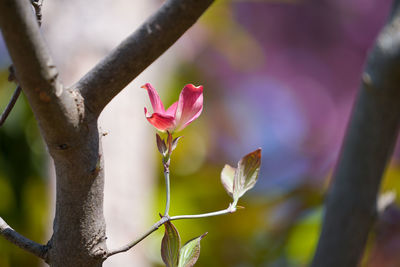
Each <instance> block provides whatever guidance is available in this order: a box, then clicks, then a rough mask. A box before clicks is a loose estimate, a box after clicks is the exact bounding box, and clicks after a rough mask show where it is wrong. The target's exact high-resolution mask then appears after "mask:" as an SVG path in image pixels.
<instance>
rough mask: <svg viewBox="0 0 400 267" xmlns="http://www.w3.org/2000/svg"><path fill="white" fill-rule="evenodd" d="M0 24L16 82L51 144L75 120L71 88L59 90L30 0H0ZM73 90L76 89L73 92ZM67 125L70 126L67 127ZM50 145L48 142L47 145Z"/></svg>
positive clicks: (54, 71)
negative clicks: (69, 89)
mask: <svg viewBox="0 0 400 267" xmlns="http://www.w3.org/2000/svg"><path fill="white" fill-rule="evenodd" d="M0 28H1V31H2V34H3V37H4V40H5V42H6V45H7V49H8V51H9V54H10V56H11V59H12V61H13V66H14V68H15V74H16V77H17V80H18V83H19V85H20V86H21V87H22V88H23V90H24V93H25V95H26V96H27V98H28V101H29V103H30V105H31V107H32V111H33V113H34V114H35V116H36V119H37V120H38V122H39V125H40V126H41V127H40V128H41V130H42V134H43V135H44V137H45V139H46V143H47V144H48V145H49V144H50V145H51V144H52V143H57V142H59V141H60V140H59V139H65V138H63V137H66V136H67V135H70V133H71V132H72V133H73V132H74V131H73V130H72V131H67V130H66V127H67V126H68V125H71V126H74V125H76V124H77V122H79V120H78V118H79V114H78V113H79V112H78V111H77V107H76V106H77V104H75V103H74V99H75V98H76V97H74V95H73V94H74V92H72V91H66V90H63V88H62V86H61V84H60V83H59V81H58V78H57V76H58V73H57V70H56V68H55V66H54V64H53V63H52V59H51V57H50V54H49V52H48V49H47V47H46V45H45V42H44V40H43V38H42V35H41V33H40V30H39V24H38V21H37V17H36V15H35V12H34V11H33V9H32V6H31V3H30V1H27V0H0ZM75 94H76V93H75ZM69 129H73V127H70V128H69ZM50 148H51V146H50Z"/></svg>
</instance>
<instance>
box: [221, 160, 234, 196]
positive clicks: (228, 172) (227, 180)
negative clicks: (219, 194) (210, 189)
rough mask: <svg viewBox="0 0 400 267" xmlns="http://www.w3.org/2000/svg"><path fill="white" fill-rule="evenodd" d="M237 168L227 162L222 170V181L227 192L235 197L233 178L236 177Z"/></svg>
mask: <svg viewBox="0 0 400 267" xmlns="http://www.w3.org/2000/svg"><path fill="white" fill-rule="evenodd" d="M235 171H236V168H233V167H232V166H229V165H228V164H225V166H224V168H223V169H222V172H221V182H222V185H223V186H224V188H225V190H226V192H227V193H228V194H229V195H230V196H231V197H233V178H234V177H235Z"/></svg>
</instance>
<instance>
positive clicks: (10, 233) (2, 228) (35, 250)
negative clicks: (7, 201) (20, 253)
mask: <svg viewBox="0 0 400 267" xmlns="http://www.w3.org/2000/svg"><path fill="white" fill-rule="evenodd" d="M0 234H1V235H2V236H4V238H5V239H7V240H8V241H10V242H11V243H13V244H14V245H16V246H18V247H20V248H22V249H24V250H26V251H28V252H30V253H32V254H34V255H36V256H38V257H39V258H42V259H43V260H45V261H46V262H47V251H48V247H47V246H45V245H40V244H38V243H36V242H34V241H32V240H30V239H28V238H26V237H24V236H22V235H21V234H19V233H18V232H16V231H15V230H14V229H12V228H11V227H10V226H9V225H8V224H7V223H6V222H5V221H4V220H3V219H2V218H1V217H0Z"/></svg>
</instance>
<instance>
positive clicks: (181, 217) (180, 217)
mask: <svg viewBox="0 0 400 267" xmlns="http://www.w3.org/2000/svg"><path fill="white" fill-rule="evenodd" d="M236 210H237V208H236V207H234V206H232V205H229V207H228V208H227V209H224V210H219V211H214V212H209V213H202V214H194V215H177V216H172V217H169V216H168V215H164V216H162V217H161V219H160V220H159V221H158V222H156V223H155V224H153V226H152V227H151V228H150V229H149V230H148V231H147V232H145V233H144V234H143V235H141V236H140V237H139V238H137V239H136V240H133V241H132V242H130V243H128V244H126V245H125V246H122V247H120V248H117V249H114V250H110V251H109V252H108V253H107V256H106V257H107V258H108V257H110V256H112V255H115V254H118V253H121V252H125V251H128V250H130V249H131V248H133V247H134V246H136V245H137V244H139V243H140V242H141V241H142V240H143V239H145V238H146V237H148V236H149V235H150V234H151V233H153V232H155V231H156V230H158V228H160V226H161V225H163V224H164V223H166V222H167V221H176V220H185V219H200V218H206V217H213V216H219V215H225V214H230V213H234V212H235V211H236ZM160 216H161V214H160Z"/></svg>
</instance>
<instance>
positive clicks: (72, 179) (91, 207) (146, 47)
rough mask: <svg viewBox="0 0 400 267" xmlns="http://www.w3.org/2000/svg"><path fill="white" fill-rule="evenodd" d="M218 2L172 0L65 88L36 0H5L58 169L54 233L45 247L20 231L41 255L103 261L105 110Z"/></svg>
mask: <svg viewBox="0 0 400 267" xmlns="http://www.w3.org/2000/svg"><path fill="white" fill-rule="evenodd" d="M212 2H213V1H212V0H169V1H166V2H165V3H164V4H163V6H162V7H161V8H160V9H159V11H157V12H156V13H155V14H154V15H153V16H151V17H150V19H149V20H148V21H146V22H145V23H144V24H143V25H142V26H141V27H140V28H139V29H138V31H136V32H134V33H133V34H132V35H131V36H130V37H128V38H127V39H126V40H125V41H124V42H122V43H121V45H119V46H118V47H117V48H116V49H114V50H113V51H112V52H111V53H110V54H109V56H107V57H106V58H105V59H104V60H103V61H102V62H101V63H99V64H98V65H97V66H95V67H94V68H93V70H92V71H90V72H89V73H88V74H87V75H86V76H85V77H84V78H83V79H81V80H80V82H78V83H77V84H76V86H74V87H72V88H65V87H64V86H63V85H62V84H61V82H60V81H59V79H58V72H57V70H56V68H55V66H54V64H53V62H52V59H51V57H50V54H49V52H48V49H47V47H46V45H45V42H44V40H43V37H42V35H41V33H40V31H39V27H38V23H37V21H36V17H35V15H34V13H33V11H32V8H31V6H30V2H29V1H28V0H0V27H1V30H2V33H3V36H4V39H5V42H6V44H7V48H8V51H9V53H10V56H11V59H12V61H13V64H14V67H15V69H16V77H17V80H18V83H19V84H20V85H21V87H22V88H23V92H24V93H25V94H26V96H27V98H28V101H29V103H30V105H31V108H32V110H33V112H34V115H35V117H36V119H37V121H38V123H39V128H40V131H41V134H42V136H43V138H44V140H45V143H46V145H47V147H48V150H49V153H50V155H51V157H52V158H53V160H54V165H55V170H56V213H55V219H54V225H53V235H52V238H51V240H50V241H49V243H48V245H46V246H40V245H38V244H36V243H33V242H32V243H30V240H28V239H24V238H19V239H18V240H19V241H21V242H25V245H26V247H24V246H21V247H24V249H26V250H27V251H30V252H32V253H35V251H40V252H42V251H45V252H46V255H43V256H42V258H44V259H45V260H46V261H47V262H48V263H49V264H50V265H51V266H74V267H79V266H86V267H91V266H102V263H103V261H104V260H105V259H106V257H107V246H106V242H105V240H106V232H105V229H106V224H105V220H104V215H103V189H104V169H103V166H104V165H103V158H104V156H103V155H102V150H101V136H102V133H101V132H100V133H99V130H98V127H97V119H98V116H99V114H100V113H101V111H102V110H103V108H104V107H105V106H106V105H107V103H109V102H110V101H111V99H112V98H113V97H114V96H115V95H117V94H118V93H119V92H120V91H121V90H122V89H123V88H124V87H125V86H126V85H127V84H128V83H129V82H130V81H131V80H132V79H134V78H135V77H136V76H137V75H138V74H139V73H140V72H142V71H143V70H144V69H145V68H146V67H147V66H148V65H150V64H151V63H152V62H153V61H154V60H155V59H156V58H158V57H159V56H160V55H161V54H162V53H163V52H165V50H167V49H168V48H169V47H170V46H171V45H172V44H173V43H174V42H175V41H176V40H177V39H178V38H179V37H180V36H181V35H182V34H183V33H184V32H185V31H186V30H187V29H188V28H190V27H191V26H192V25H193V24H194V23H195V22H196V21H197V19H198V18H199V16H200V15H201V14H202V13H203V12H204V11H205V10H206V9H207V8H208V7H209V5H211V3H212ZM3 226H4V227H3ZM3 229H5V230H3ZM9 229H10V228H8V226H7V225H6V224H5V223H2V224H1V231H0V234H2V235H4V236H5V235H6V234H7V233H9V232H10V231H9ZM13 236H14V237H15V236H17V235H16V234H13ZM11 240H16V239H12V238H11ZM28 241H29V242H28ZM29 245H31V247H29ZM38 246H39V247H38Z"/></svg>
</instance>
